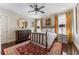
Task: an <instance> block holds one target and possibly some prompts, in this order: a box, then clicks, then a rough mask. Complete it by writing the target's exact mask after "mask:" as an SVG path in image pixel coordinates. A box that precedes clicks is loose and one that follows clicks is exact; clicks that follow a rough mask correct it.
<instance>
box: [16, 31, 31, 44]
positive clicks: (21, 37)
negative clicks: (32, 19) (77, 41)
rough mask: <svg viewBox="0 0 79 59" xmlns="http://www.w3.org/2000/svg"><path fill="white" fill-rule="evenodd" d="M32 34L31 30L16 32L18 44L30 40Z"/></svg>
mask: <svg viewBox="0 0 79 59" xmlns="http://www.w3.org/2000/svg"><path fill="white" fill-rule="evenodd" d="M30 34H31V30H17V31H16V43H21V42H24V41H27V40H30V39H29V38H28V37H29V35H30Z"/></svg>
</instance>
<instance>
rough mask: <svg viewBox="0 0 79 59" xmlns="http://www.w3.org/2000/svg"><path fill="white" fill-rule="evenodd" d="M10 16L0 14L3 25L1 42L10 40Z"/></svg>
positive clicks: (0, 21) (0, 23)
mask: <svg viewBox="0 0 79 59" xmlns="http://www.w3.org/2000/svg"><path fill="white" fill-rule="evenodd" d="M7 18H8V17H7V16H0V25H1V44H4V43H7V42H8V19H7Z"/></svg>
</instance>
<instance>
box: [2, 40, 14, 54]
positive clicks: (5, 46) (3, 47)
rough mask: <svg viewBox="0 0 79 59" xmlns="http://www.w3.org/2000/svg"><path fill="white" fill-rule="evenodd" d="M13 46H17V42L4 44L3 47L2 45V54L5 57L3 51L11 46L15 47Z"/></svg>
mask: <svg viewBox="0 0 79 59" xmlns="http://www.w3.org/2000/svg"><path fill="white" fill-rule="evenodd" d="M13 45H16V42H15V41H13V42H10V43H5V44H2V45H1V50H2V51H1V54H2V55H4V52H3V49H5V48H8V47H11V46H13Z"/></svg>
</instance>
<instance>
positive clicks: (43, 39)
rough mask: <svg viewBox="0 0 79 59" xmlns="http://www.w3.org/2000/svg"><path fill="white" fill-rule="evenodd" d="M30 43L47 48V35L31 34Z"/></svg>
mask: <svg viewBox="0 0 79 59" xmlns="http://www.w3.org/2000/svg"><path fill="white" fill-rule="evenodd" d="M30 38H31V39H30V41H32V42H35V43H38V44H40V45H43V46H45V47H46V48H47V46H48V44H47V33H33V32H32V33H31V37H30Z"/></svg>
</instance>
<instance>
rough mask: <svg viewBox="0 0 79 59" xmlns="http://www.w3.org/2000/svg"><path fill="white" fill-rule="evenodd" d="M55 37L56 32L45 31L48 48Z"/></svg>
mask: <svg viewBox="0 0 79 59" xmlns="http://www.w3.org/2000/svg"><path fill="white" fill-rule="evenodd" d="M56 37H57V34H56V33H53V32H47V40H48V48H50V46H51V45H52V43H53V42H54V40H55V38H56Z"/></svg>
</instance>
